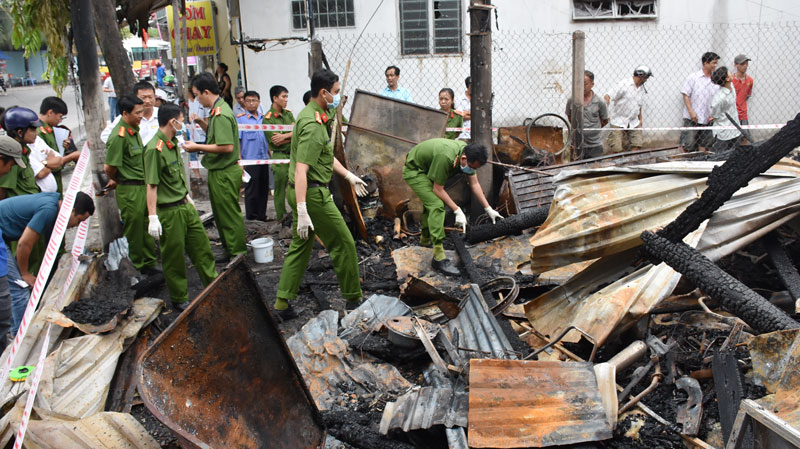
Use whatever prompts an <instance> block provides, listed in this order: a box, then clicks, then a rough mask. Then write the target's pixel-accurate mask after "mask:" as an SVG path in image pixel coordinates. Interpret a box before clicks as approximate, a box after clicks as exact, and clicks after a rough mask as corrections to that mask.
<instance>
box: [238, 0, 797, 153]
mask: <svg viewBox="0 0 800 449" xmlns="http://www.w3.org/2000/svg"><path fill="white" fill-rule="evenodd" d="M493 3H494V4H495V6H496V7H497V13H498V14H497V18H498V20H497V24H498V25H499V28H500V29H499V31H498V30H497V28H495V27H494V24H493V28H492V32H493V33H494V35H493V37H494V47H493V86H494V92H495V102H494V111H495V112H494V117H495V125H496V126H504V125H514V124H521V122H522V120H523V119H524V118H525V117H533V116H536V115H538V114H541V113H546V112H556V113H561V114H563V111H564V104H565V103H566V101H567V99H568V96H569V92H568V90H569V86H570V85H571V81H570V78H571V68H570V67H571V50H570V45H571V37H570V34H569V33H571V32H572V31H574V30H583V31H585V32H586V35H587V44H586V68H587V69H589V70H592V71H594V72H595V75H596V86H595V92H596V93H598V94H600V95H602V94H604V93H605V92H606V91H607V90H608V89H610V88H611V87H612V86H613V85H614V84H616V83H617V82H618V81H619V80H621V79H623V78H627V77H630V76H631V73H632V71H633V68H634V67H636V66H637V65H639V64H646V65H649V66H650V67H651V69H652V70H653V73H654V75H655V76H654V77H653V78H652V79H651V80H650V81H649V82H648V84H647V89H648V92H649V93H648V96H647V97H648V99H647V102H648V103H647V106H646V107H645V113H644V115H645V126H679V125H680V119H681V110H682V100H681V96H680V88H681V85H682V84H683V80H684V79H685V77H686V76H687V75H688V74H689V73H691V72H693V71H696V70H698V69H699V68H700V56H701V55H702V53H703V52H705V51H709V50H711V51H715V52H716V53H718V54H720V56H721V57H722V60H721V61H720V64H721V65H722V64H725V65H727V66H728V67H729V68H731V69H733V61H732V60H733V57H734V56H735V55H736V54H739V53H746V54H748V56H750V57H751V58H753V61H752V62H751V68H750V73H751V74H752V75H753V76H754V78H755V79H756V89H755V96H754V97H753V99H752V100H751V104H750V110H751V123H767V122H776V121H778V122H784V121H786V120H788V119H790V118H792V117H793V116H794V114H796V113H797V112H798V110H797V109H798V105H800V101H795V100H796V99H797V94H793V96H790V98H787V95H786V94H787V89H786V86H788V85H791V84H790V83H791V81H792V80H791V78H789V76H790V72H792V71H793V70H792V69H789V68H790V67H798V66H799V65H800V51H798V47H800V40H798V39H800V38H798V37H797V34H798V33H789V32H788V31H787V32H786V33H783V31H781V30H784V29H786V30H789V29H790V28H791V26H787V27H788V28H780V25H778V24H779V22H787V21H788V22H795V21H797V22H800V2H797V1H792V0H764V1H763V2H761V3H757V2H752V1H749V0H661V1H659V4H658V8H659V11H658V19H657V20H616V21H608V20H596V21H573V20H572V6H571V1H570V0H495V1H494V2H493ZM378 4H379V1H378V0H368V1H366V0H356V1H355V14H356V16H355V21H356V26H355V27H353V28H338V29H318V30H317V35H318V37H319V38H320V39H321V40H322V41H323V48H324V51H325V54H326V56H327V58H328V61H329V62H330V63H331V66H332V68H333V69H334V71H336V72H337V73H338V74H339V76H340V78H341V77H343V76H344V71H345V65H346V62H347V57H348V55H349V53H350V51H351V50H352V49H353V43H354V42H355V39H356V36H357V35H358V33H360V32H361V31H362V29H363V28H364V25H365V24H366V23H367V21H368V19H369V17H370V15H372V13H373V12H374V11H375V7H376V6H377V5H378ZM468 4H469V1H468V0H464V2H463V14H464V17H463V27H464V32H465V33H467V32H468V31H469V18H468V15H467V14H468V13H467V7H468ZM240 5H241V12H242V27H243V31H244V33H245V35H246V36H248V37H251V38H282V37H289V36H295V37H305V36H306V31H305V30H292V29H291V14H290V1H289V0H268V1H264V0H240ZM398 15H399V12H398V2H397V0H385V1H384V2H383V4H382V5H381V7H380V8H379V9H378V11H377V12H376V14H375V18H374V19H373V20H372V22H371V23H370V24H369V25H368V26H367V27H366V29H364V30H363V31H364V36H363V37H362V39H361V41H360V42H359V44H358V45H357V46H355V51H354V57H353V60H352V65H351V73H350V78H349V81H348V85H347V86H346V91H345V92H344V93H345V94H347V95H351V96H352V94H353V92H354V91H355V89H356V88H360V89H364V90H369V91H379V90H381V89H383V88H384V86H385V81H384V76H383V70H384V68H385V67H386V66H388V65H397V66H399V67H400V68H401V77H400V85H401V86H404V87H406V88H408V89H409V90H410V91H411V92H412V94H413V96H414V100H415V102H417V103H419V104H423V105H426V106H430V107H434V108H435V107H438V106H437V94H438V91H439V89H440V88H442V87H451V88H453V89H454V90H455V91H456V93H457V95H458V94H460V93H461V92H463V90H464V85H463V79H464V77H466V76H467V75H469V41H468V38H467V37H466V36H465V37H464V54H463V55H459V56H448V57H431V56H426V57H407V56H401V55H400V47H399V39H398V38H397V35H398V34H399V23H398ZM493 22H494V21H493ZM714 24H751V25H731V26H730V27H728V26H724V25H722V26H720V25H714ZM776 25H777V26H779V28H777V29H776V28H774V27H775V26H776ZM785 26H786V25H785ZM795 26H796V24H795ZM784 34H786V35H784ZM308 51H309V45H308V43H307V42H298V41H289V42H287V43H286V44H285V45H282V44H278V43H275V42H272V43H268V44H267V49H266V50H265V51H261V52H254V51H252V50H247V53H246V60H247V68H246V69H247V79H248V83H249V88H250V89H255V90H258V91H259V92H260V93H261V94H262V101H263V102H269V100H268V99H267V97H268V94H267V92H268V90H269V87H270V86H271V85H273V84H282V85H284V86H286V87H287V88H288V89H289V95H290V100H289V108H290V109H293V110H295V111H299V110H300V109H301V108H302V102H301V97H302V95H303V93H304V92H305V91H306V90H308V88H309V87H308V86H309V78H308ZM759 80H761V81H765V80H766V81H769V82H759ZM792 84H793V83H792ZM781 100H785V101H781ZM651 138H653V139H656V140H658V138H659V136H657V135H655V136H651ZM676 138H677V136H675V139H676Z"/></svg>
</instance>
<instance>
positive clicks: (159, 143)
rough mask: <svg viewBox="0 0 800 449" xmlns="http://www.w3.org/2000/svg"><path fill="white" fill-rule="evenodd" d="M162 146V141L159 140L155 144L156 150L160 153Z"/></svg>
mask: <svg viewBox="0 0 800 449" xmlns="http://www.w3.org/2000/svg"><path fill="white" fill-rule="evenodd" d="M162 148H164V141H163V140H159V141H158V143H157V144H156V150H158V152H159V153H160V152H161V149H162Z"/></svg>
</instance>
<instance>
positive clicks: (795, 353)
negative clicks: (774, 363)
mask: <svg viewBox="0 0 800 449" xmlns="http://www.w3.org/2000/svg"><path fill="white" fill-rule="evenodd" d="M772 412H773V413H775V415H777V416H778V417H779V418H780V419H782V420H784V421H787V422H789V423H792V424H793V425H797V424H798V423H800V334H799V335H798V336H797V337H795V339H794V341H793V342H792V346H791V347H790V348H789V351H788V354H787V357H786V364H785V366H784V367H783V374H781V376H780V380H779V381H778V384H777V386H776V388H775V399H774V400H773V403H772Z"/></svg>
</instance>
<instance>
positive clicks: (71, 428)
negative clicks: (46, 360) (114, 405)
mask: <svg viewBox="0 0 800 449" xmlns="http://www.w3.org/2000/svg"><path fill="white" fill-rule="evenodd" d="M25 447H27V448H37V449H64V448H70V449H121V448H125V449H159V448H160V447H161V446H160V445H159V444H158V443H157V442H156V441H155V440H154V439H153V437H151V436H150V434H148V433H147V430H145V428H144V427H143V426H142V425H141V424H140V423H139V421H137V420H136V418H134V417H133V416H132V415H130V414H128V413H114V412H104V413H98V414H96V415H92V416H90V417H88V418H84V419H81V420H79V421H61V420H55V419H47V420H43V421H38V420H33V421H30V424H29V426H28V432H27V433H26V434H25Z"/></svg>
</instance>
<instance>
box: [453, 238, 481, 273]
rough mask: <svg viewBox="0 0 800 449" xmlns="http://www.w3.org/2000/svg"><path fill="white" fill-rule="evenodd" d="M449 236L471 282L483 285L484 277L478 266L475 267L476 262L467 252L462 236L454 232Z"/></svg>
mask: <svg viewBox="0 0 800 449" xmlns="http://www.w3.org/2000/svg"><path fill="white" fill-rule="evenodd" d="M449 235H450V240H451V241H452V242H453V246H455V247H456V253H458V257H459V259H461V264H462V265H464V270H466V271H467V275H468V276H469V280H470V281H472V283H473V284H478V285H483V282H484V279H483V276H482V275H481V273H480V271H478V266H477V265H475V262H474V261H473V260H472V255H471V254H470V253H469V251H467V245H466V244H465V243H464V239H463V238H462V237H461V234H459V233H458V232H455V231H452V232H450V233H449Z"/></svg>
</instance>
